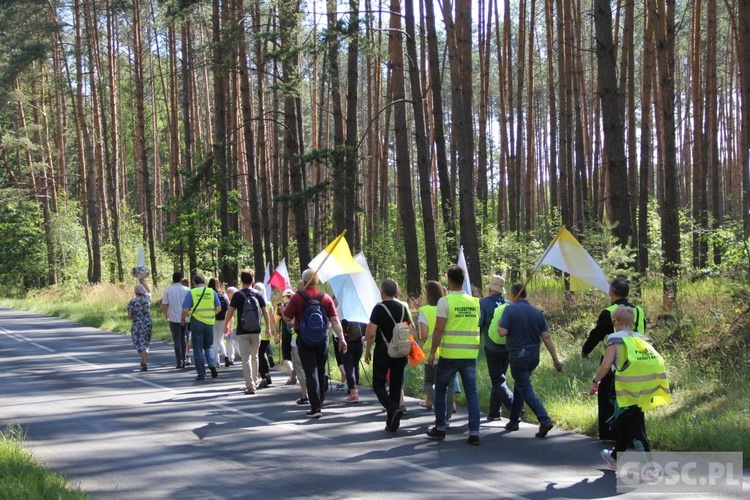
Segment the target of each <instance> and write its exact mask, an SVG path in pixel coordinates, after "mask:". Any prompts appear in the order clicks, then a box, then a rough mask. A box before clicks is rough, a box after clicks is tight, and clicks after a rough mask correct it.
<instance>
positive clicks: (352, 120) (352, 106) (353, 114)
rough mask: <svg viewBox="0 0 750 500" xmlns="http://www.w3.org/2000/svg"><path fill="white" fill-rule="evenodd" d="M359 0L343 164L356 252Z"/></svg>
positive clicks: (353, 15)
mask: <svg viewBox="0 0 750 500" xmlns="http://www.w3.org/2000/svg"><path fill="white" fill-rule="evenodd" d="M359 21H360V18H359V0H349V25H348V33H347V37H348V38H349V47H348V49H347V57H348V61H347V70H346V80H347V91H346V137H345V139H344V141H345V144H344V145H345V151H346V156H345V166H344V171H345V173H346V177H345V179H346V184H347V190H346V192H345V193H344V195H345V197H346V204H345V206H346V209H345V211H344V221H345V227H346V230H347V234H348V235H349V238H347V241H349V243H350V244H351V247H352V251H353V252H356V251H357V250H359V249H360V247H361V243H360V242H361V228H360V225H359V224H357V220H356V219H355V217H356V213H357V198H358V196H357V194H358V192H359V186H360V178H359V161H358V157H359V147H358V144H359V133H358V130H357V115H358V114H359V96H358V93H357V92H358V91H357V88H358V86H359Z"/></svg>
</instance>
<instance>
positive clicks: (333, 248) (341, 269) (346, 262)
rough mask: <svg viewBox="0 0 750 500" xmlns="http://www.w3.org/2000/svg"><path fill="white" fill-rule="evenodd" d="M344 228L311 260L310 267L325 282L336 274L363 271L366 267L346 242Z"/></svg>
mask: <svg viewBox="0 0 750 500" xmlns="http://www.w3.org/2000/svg"><path fill="white" fill-rule="evenodd" d="M345 234H346V230H344V231H343V232H342V233H341V234H340V235H338V236H337V237H336V239H335V240H333V241H332V242H331V243H330V244H329V245H328V246H327V247H326V248H325V250H323V251H322V252H320V253H319V254H318V255H316V256H315V258H314V259H313V260H311V261H310V264H308V267H310V269H314V270H315V271H316V272H317V273H318V279H319V280H320V282H321V283H325V282H326V281H328V280H329V279H331V278H333V277H334V276H339V275H341V274H352V273H361V272H364V271H365V269H364V268H363V267H362V266H361V265H359V263H358V262H357V261H356V260H354V257H352V251H351V250H349V244H348V243H347V242H346V238H344V235H345Z"/></svg>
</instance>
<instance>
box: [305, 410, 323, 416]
mask: <svg viewBox="0 0 750 500" xmlns="http://www.w3.org/2000/svg"><path fill="white" fill-rule="evenodd" d="M305 415H307V416H308V417H310V418H320V417H322V416H323V412H322V411H320V408H315V409H314V410H310V411H308V412H307V413H305Z"/></svg>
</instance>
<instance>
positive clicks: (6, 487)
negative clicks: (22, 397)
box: [0, 426, 89, 500]
mask: <svg viewBox="0 0 750 500" xmlns="http://www.w3.org/2000/svg"><path fill="white" fill-rule="evenodd" d="M22 438H23V433H22V432H21V428H20V427H18V426H8V427H6V428H5V429H3V430H2V431H1V432H0V499H2V500H5V499H8V500H10V499H13V500H23V499H29V500H37V499H66V500H67V499H70V500H77V499H87V498H89V496H88V495H87V494H86V493H84V492H82V491H81V490H79V489H78V488H72V487H70V486H69V485H68V483H67V481H66V480H65V477H64V476H62V475H61V474H58V473H56V472H52V471H50V470H48V469H45V468H44V467H43V466H42V465H40V464H39V463H38V462H37V461H36V460H34V457H33V455H32V454H31V452H29V451H28V450H26V449H24V447H23V446H22V444H21V443H22Z"/></svg>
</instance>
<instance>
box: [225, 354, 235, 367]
mask: <svg viewBox="0 0 750 500" xmlns="http://www.w3.org/2000/svg"><path fill="white" fill-rule="evenodd" d="M233 364H234V363H232V362H231V361H229V356H227V357H225V358H224V367H225V368H229V367H230V366H232V365H233Z"/></svg>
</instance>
